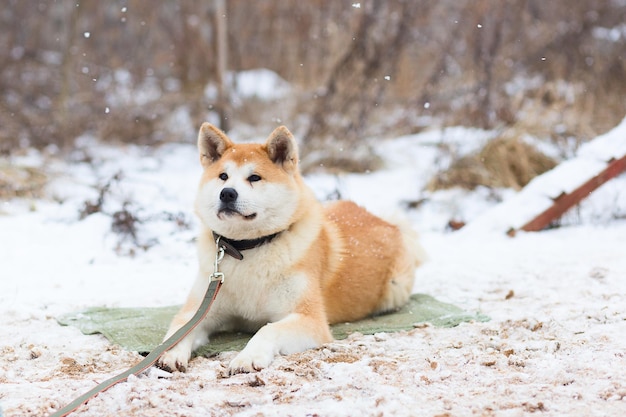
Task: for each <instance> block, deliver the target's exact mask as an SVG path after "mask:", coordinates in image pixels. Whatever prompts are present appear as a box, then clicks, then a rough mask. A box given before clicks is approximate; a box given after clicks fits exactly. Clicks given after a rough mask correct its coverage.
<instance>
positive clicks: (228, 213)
mask: <svg viewBox="0 0 626 417" xmlns="http://www.w3.org/2000/svg"><path fill="white" fill-rule="evenodd" d="M256 215H257V214H256V213H251V214H243V213H242V212H240V211H239V210H237V209H236V208H234V207H228V206H227V207H222V208H220V209H219V210H218V212H217V217H218V218H219V219H221V220H224V219H225V218H227V217H232V216H240V217H242V218H243V219H244V220H254V219H255V218H256Z"/></svg>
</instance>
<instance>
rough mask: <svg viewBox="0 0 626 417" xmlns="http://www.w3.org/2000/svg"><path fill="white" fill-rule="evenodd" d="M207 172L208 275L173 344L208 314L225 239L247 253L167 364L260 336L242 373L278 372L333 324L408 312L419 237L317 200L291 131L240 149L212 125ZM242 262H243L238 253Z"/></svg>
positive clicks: (246, 353) (203, 184) (201, 195)
mask: <svg viewBox="0 0 626 417" xmlns="http://www.w3.org/2000/svg"><path fill="white" fill-rule="evenodd" d="M198 149H199V151H200V162H201V164H202V166H203V168H204V172H203V174H202V177H201V180H200V185H199V189H198V194H197V199H196V202H195V210H196V213H197V215H198V217H199V218H200V220H201V223H202V230H201V231H200V235H199V237H198V258H199V273H198V277H197V280H196V283H195V285H194V286H193V289H192V290H191V293H190V295H189V298H188V300H187V302H186V303H185V305H184V306H183V307H182V309H181V310H180V312H179V313H178V314H177V315H176V316H175V317H174V319H173V321H172V324H171V325H170V328H169V331H168V333H167V335H166V337H165V338H166V339H167V338H168V337H169V336H170V335H172V334H173V333H175V332H176V330H178V329H179V328H180V327H181V326H183V325H184V324H185V323H186V322H187V321H188V320H189V319H190V318H191V317H192V316H193V315H194V313H195V312H196V310H197V309H198V306H199V305H200V303H201V301H202V297H203V295H204V293H205V291H206V289H207V286H208V283H209V276H210V275H211V274H212V273H213V272H214V262H215V256H216V238H217V237H219V238H220V239H221V241H222V242H227V243H229V244H230V245H232V246H234V247H235V248H239V250H241V252H242V254H243V259H236V258H235V257H233V256H228V255H227V256H225V257H224V259H223V261H222V262H221V264H220V270H221V271H222V272H223V273H224V275H225V281H224V284H223V286H222V289H221V291H220V293H219V294H218V295H217V299H216V300H215V302H214V303H213V306H212V308H211V311H210V312H209V315H208V316H207V318H206V319H205V320H204V321H203V322H202V323H201V324H200V325H199V326H198V327H196V328H195V329H194V330H193V331H192V332H191V333H190V334H189V335H187V336H186V337H185V338H184V339H183V340H182V341H181V342H180V343H179V344H178V345H176V346H175V347H174V348H172V349H171V350H170V351H168V352H166V353H165V354H164V355H163V356H162V357H161V358H160V359H159V366H160V367H162V368H164V369H169V370H180V371H184V370H185V369H186V367H187V364H188V361H189V358H190V356H191V353H192V351H193V350H194V349H196V348H198V347H199V346H201V345H202V344H204V343H206V342H207V337H208V336H210V335H211V334H213V333H215V332H219V331H228V330H238V331H245V332H251V333H253V332H256V334H254V336H253V337H252V339H251V340H250V341H249V342H248V344H247V346H246V347H245V348H244V349H243V350H242V351H241V352H240V353H239V354H238V355H237V356H236V357H235V359H233V360H232V362H231V363H230V373H231V374H233V373H238V372H251V371H253V370H259V369H261V368H265V367H267V366H268V365H269V364H270V363H271V362H272V360H273V358H274V356H275V355H276V354H279V353H280V354H289V353H295V352H300V351H303V350H305V349H309V348H314V347H317V346H320V345H321V344H323V343H326V342H330V341H331V340H332V336H331V333H330V330H329V327H328V325H329V323H331V324H332V323H338V322H349V321H354V320H358V319H361V318H364V317H366V316H369V315H372V314H377V313H381V312H385V311H388V310H393V309H396V308H398V307H400V306H402V305H403V304H404V303H405V302H406V301H407V300H408V298H409V296H410V294H411V290H412V287H413V279H414V275H415V269H416V267H417V266H418V265H419V264H420V262H421V260H422V253H423V252H422V250H421V248H420V247H419V245H418V243H417V239H416V235H415V233H414V232H412V231H411V230H410V228H408V227H400V226H397V225H393V224H390V223H387V222H386V221H384V220H382V219H380V218H378V217H375V216H374V215H372V214H370V213H368V212H367V211H366V210H365V209H363V208H361V207H359V206H357V205H356V204H354V203H351V202H348V201H338V202H333V203H330V204H328V205H326V206H324V205H322V204H321V203H320V202H318V201H317V200H316V198H315V197H314V195H313V192H312V191H311V190H310V189H309V188H308V187H307V186H306V185H305V184H304V182H303V180H302V177H301V176H300V173H299V169H298V150H297V145H296V141H295V140H294V137H293V136H292V134H291V133H290V132H289V130H287V128H285V127H282V126H281V127H279V128H277V129H276V130H274V132H273V133H272V134H271V135H270V136H269V138H268V139H267V142H266V143H265V144H234V143H233V142H231V141H230V139H228V137H226V135H225V134H224V133H223V132H222V131H220V130H219V129H217V128H215V127H214V126H212V125H210V124H208V123H204V124H203V125H202V127H201V128H200V132H199V135H198ZM235 253H240V252H238V251H235Z"/></svg>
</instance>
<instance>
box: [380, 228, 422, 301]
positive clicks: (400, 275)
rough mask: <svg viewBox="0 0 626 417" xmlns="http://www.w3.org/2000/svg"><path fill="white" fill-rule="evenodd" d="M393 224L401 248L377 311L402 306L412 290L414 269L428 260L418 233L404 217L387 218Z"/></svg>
mask: <svg viewBox="0 0 626 417" xmlns="http://www.w3.org/2000/svg"><path fill="white" fill-rule="evenodd" d="M387 221H389V222H390V223H392V224H393V225H395V226H396V227H397V228H398V230H399V232H400V236H399V238H400V239H402V245H400V246H401V250H400V251H398V254H397V255H396V257H395V262H394V265H393V268H392V277H393V278H392V279H391V280H390V281H389V283H388V286H387V289H386V292H385V294H384V295H383V297H382V298H381V302H380V303H379V306H378V308H377V312H380V313H382V312H385V311H390V310H395V309H397V308H399V307H402V306H403V305H404V304H405V303H406V302H407V301H408V300H409V297H410V296H411V293H412V292H413V283H414V281H415V270H416V269H417V268H418V267H419V266H420V265H421V264H423V263H424V262H426V261H427V260H428V255H427V254H426V251H424V248H423V247H422V245H421V244H420V242H419V235H418V233H417V232H416V231H415V230H414V229H413V227H412V225H411V223H410V222H409V221H408V220H407V219H406V218H405V217H399V216H394V217H393V218H392V219H388V220H387Z"/></svg>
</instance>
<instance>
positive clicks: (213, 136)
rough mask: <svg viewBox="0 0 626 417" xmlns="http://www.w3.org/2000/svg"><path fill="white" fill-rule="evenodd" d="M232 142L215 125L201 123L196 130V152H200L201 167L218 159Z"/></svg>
mask: <svg viewBox="0 0 626 417" xmlns="http://www.w3.org/2000/svg"><path fill="white" fill-rule="evenodd" d="M232 145H233V143H232V142H231V141H230V139H228V137H227V136H226V135H225V134H224V132H222V131H221V130H220V129H218V128H217V127H215V126H213V125H212V124H211V123H202V126H200V132H198V152H200V163H201V164H202V166H203V167H205V168H206V167H208V166H209V165H211V164H213V163H214V162H215V161H217V160H218V159H220V158H221V157H222V155H223V154H224V152H226V150H227V149H228V148H230V147H231V146H232Z"/></svg>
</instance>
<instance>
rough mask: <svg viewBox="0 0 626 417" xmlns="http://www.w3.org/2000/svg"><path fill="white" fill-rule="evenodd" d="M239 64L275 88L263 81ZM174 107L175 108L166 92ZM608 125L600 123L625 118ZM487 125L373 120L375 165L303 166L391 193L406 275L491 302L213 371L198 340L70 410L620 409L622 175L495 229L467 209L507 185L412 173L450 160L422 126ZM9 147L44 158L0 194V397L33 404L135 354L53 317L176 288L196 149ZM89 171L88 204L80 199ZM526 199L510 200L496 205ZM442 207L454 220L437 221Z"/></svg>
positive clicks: (222, 358) (363, 200) (462, 299)
mask: <svg viewBox="0 0 626 417" xmlns="http://www.w3.org/2000/svg"><path fill="white" fill-rule="evenodd" d="M262 74H263V77H266V78H267V79H269V80H270V81H271V80H273V78H272V77H271V75H268V73H267V72H263V73H262ZM245 77H250V74H247V75H245ZM245 77H244V78H242V80H243V81H245V80H246V79H247V78H245ZM243 81H242V82H241V85H250V86H251V87H249V88H254V86H255V85H263V86H264V87H263V88H265V90H263V91H267V92H269V93H271V94H274V93H275V92H276V89H273V88H269V89H268V88H266V84H267V83H269V81H266V82H264V83H262V84H255V83H254V82H248V81H246V82H243ZM272 82H274V81H272ZM281 88H287V87H281ZM245 93H246V94H253V92H250V91H246V92H245ZM259 94H261V95H262V94H263V92H262V91H261V92H259ZM243 95H244V94H242V96H243ZM179 117H180V118H181V120H190V118H189V117H188V116H186V115H185V112H184V110H181V113H180V114H179ZM285 123H287V124H288V122H287V121H285ZM183 127H185V126H183ZM288 127H290V126H288ZM185 128H187V129H188V128H189V127H188V126H186V127H185ZM625 130H626V129H625V128H623V125H622V126H621V127H620V130H619V132H618V133H619V135H617V136H616V137H622V138H626V131H625ZM267 134H269V131H268V132H258V133H257V134H256V135H255V137H252V138H247V139H253V140H256V141H263V140H264V139H265V137H266V135H267ZM620 135H621V136H620ZM233 137H235V138H239V137H238V134H237V130H236V128H235V131H234V133H233ZM492 137H494V132H488V131H480V130H476V129H470V128H464V127H455V128H447V129H443V130H442V129H432V130H429V131H426V132H425V133H422V134H417V135H412V136H405V137H399V138H393V139H389V138H380V139H379V140H378V141H377V143H376V146H375V149H376V152H378V153H379V154H380V156H381V157H382V158H383V159H384V161H385V164H386V165H385V167H384V168H383V169H382V170H380V171H377V172H372V173H369V174H361V175H356V174H343V175H330V174H319V173H318V174H314V175H311V176H308V177H307V178H306V180H307V183H308V184H309V185H310V186H311V187H312V188H313V189H314V190H315V192H316V193H317V195H318V196H319V198H320V199H325V198H327V197H328V196H331V195H336V194H337V193H339V194H340V195H341V196H342V197H343V198H349V199H353V200H355V201H357V202H358V203H359V204H361V205H363V206H365V207H367V208H368V209H370V210H371V211H372V212H374V213H376V214H380V215H387V214H394V213H397V212H403V213H404V214H405V215H406V216H408V217H409V219H410V220H411V221H412V223H413V225H414V227H415V229H416V230H418V231H419V232H420V234H421V237H422V243H423V245H424V247H425V249H426V251H427V252H428V254H429V256H430V260H429V262H428V263H427V264H426V265H424V266H423V267H422V268H421V269H419V270H418V272H417V276H416V282H415V288H414V290H415V292H421V293H427V294H430V295H432V296H434V297H436V298H438V299H440V300H442V301H448V302H452V303H454V304H456V305H458V306H460V307H462V308H465V309H468V310H480V311H481V312H483V313H484V314H486V315H488V316H490V317H491V321H489V322H487V323H466V324H462V325H460V326H458V327H456V328H451V329H442V328H435V327H429V326H421V327H418V328H416V329H414V330H412V331H409V332H401V333H395V334H383V333H381V334H377V335H374V336H363V335H358V334H357V335H353V336H352V337H350V338H349V339H347V340H344V341H338V342H334V343H330V344H328V345H325V346H323V347H322V348H319V349H314V350H310V351H307V352H304V353H300V354H295V355H290V356H284V357H280V358H277V360H276V361H275V362H274V363H273V364H272V365H271V367H269V368H268V369H265V370H263V371H261V372H259V373H257V374H250V375H237V376H234V377H227V376H226V374H227V371H226V366H227V364H228V362H229V361H230V359H232V357H233V356H234V353H230V352H229V353H224V354H221V355H219V356H217V357H215V358H197V359H195V360H194V361H192V362H191V365H190V368H189V371H188V372H187V373H185V374H180V373H175V374H173V375H169V374H165V373H164V372H162V371H158V372H157V371H152V372H149V373H148V374H147V375H142V376H140V377H133V378H131V379H130V380H129V381H127V382H124V383H121V384H119V385H117V386H115V387H113V388H111V389H110V390H109V391H107V392H106V393H104V394H101V395H99V396H98V397H97V398H95V399H93V400H91V401H90V402H89V403H88V404H87V405H86V406H83V407H82V408H80V409H79V411H78V412H77V413H76V415H81V416H163V415H168V416H207V415H220V416H221V415H240V416H274V415H281V416H282V415H293V416H300V415H311V416H315V415H319V416H327V415H328V416H361V415H363V416H383V415H384V416H391V415H394V416H396V415H406V416H523V415H530V414H535V413H537V415H546V416H564V415H567V416H619V415H624V413H626V372H625V371H624V370H625V369H626V177H625V176H624V175H622V176H621V177H619V178H616V179H615V180H613V181H611V182H609V183H607V184H606V185H604V186H603V187H601V188H600V189H599V190H598V191H597V192H596V193H594V194H593V195H591V196H590V197H589V198H588V199H587V200H585V201H584V202H583V204H582V205H580V206H579V207H577V208H575V209H574V210H572V211H571V212H570V213H568V214H567V215H566V216H565V217H564V218H563V219H562V221H561V227H560V228H556V229H551V230H548V231H543V232H538V233H518V234H517V236H516V237H514V238H510V237H508V236H506V235H505V233H504V232H505V231H506V229H503V230H496V229H494V227H492V226H493V224H490V225H489V227H487V226H485V227H482V226H481V227H478V226H477V225H480V224H481V223H480V222H484V218H485V216H489V213H490V209H492V208H493V207H496V206H497V205H498V204H499V202H500V200H504V201H505V203H506V202H507V201H510V200H512V199H515V198H516V193H515V192H514V191H512V190H486V189H478V190H476V191H473V192H470V191H463V190H448V191H439V192H434V193H430V192H426V191H424V189H425V185H426V183H427V181H428V180H429V179H430V178H431V177H432V176H433V175H434V174H435V173H436V172H437V171H438V170H441V169H445V167H446V165H447V164H448V163H449V160H448V159H449V158H448V156H447V155H448V154H444V153H442V150H441V149H442V148H443V147H442V146H439V145H441V144H442V143H445V144H446V145H447V147H454V149H455V150H456V152H457V153H458V154H459V155H462V154H467V153H469V152H472V151H473V150H476V149H478V148H480V147H481V146H482V144H484V143H485V142H486V141H487V140H489V139H490V138H492ZM613 143H614V142H610V144H605V145H603V146H606V147H611V146H612V144H613ZM10 163H11V164H15V165H16V166H32V167H38V168H45V170H46V171H47V172H49V173H50V175H51V178H52V180H51V182H50V184H49V185H48V187H47V189H46V197H45V198H41V199H14V200H10V201H3V202H2V203H1V206H0V265H1V266H0V275H1V277H0V317H2V325H1V326H0V407H1V409H2V410H3V411H2V412H3V415H4V416H31V415H34V416H44V415H47V414H48V413H50V412H53V411H54V410H56V409H58V408H60V407H62V406H63V405H65V404H66V403H68V402H69V401H71V400H72V399H73V398H74V397H76V396H78V395H79V394H81V393H83V392H84V391H86V390H88V389H90V388H92V387H93V386H94V385H95V384H96V383H97V382H100V381H103V380H105V379H107V378H108V377H110V376H112V375H115V374H117V373H119V372H121V371H123V370H125V369H127V368H128V367H129V366H131V365H132V364H134V363H135V362H137V361H138V360H139V359H140V357H139V355H137V354H136V353H134V352H126V351H124V350H122V349H121V348H119V347H117V346H112V345H110V344H109V343H108V342H107V341H106V339H104V337H102V336H99V335H95V336H85V335H82V334H81V333H80V332H79V331H78V330H77V329H75V328H73V327H61V326H59V325H58V324H57V322H56V320H55V318H56V317H58V316H60V315H62V314H65V313H69V312H74V311H77V310H81V309H84V308H88V307H93V306H108V307H124V306H164V305H171V304H178V303H181V302H182V301H183V300H184V299H185V297H186V295H187V291H188V290H189V288H190V286H191V283H192V281H193V278H194V274H195V248H194V243H193V238H194V235H195V232H196V230H197V221H196V219H195V218H194V215H193V213H192V211H191V207H192V202H193V198H194V193H195V189H196V184H197V180H198V178H199V174H200V166H199V163H198V156H197V153H196V149H195V146H194V145H193V144H192V143H191V140H190V142H189V143H188V144H168V145H164V146H162V147H160V148H158V149H150V148H144V147H140V146H133V145H125V146H121V145H120V146H112V145H106V144H103V143H101V142H99V141H98V140H97V138H90V137H83V138H81V139H80V140H79V141H78V146H77V148H76V149H75V150H74V152H73V154H72V155H71V160H60V159H58V158H56V157H55V156H54V155H50V154H45V153H39V152H36V151H28V152H23V153H22V154H21V155H14V156H12V157H11V160H10ZM568 180H569V176H567V175H566V174H563V177H559V178H556V179H555V181H557V182H559V183H561V182H562V183H567V182H568ZM105 184H109V185H110V187H109V189H108V191H107V192H106V193H105V194H104V198H103V204H102V206H101V210H100V211H99V212H96V213H94V214H91V215H88V216H86V217H84V218H83V219H81V218H80V217H81V216H80V213H81V211H82V210H83V209H84V207H85V202H87V201H89V202H92V203H93V202H95V201H97V199H98V196H99V194H100V190H101V189H102V187H103V186H104V185H105ZM418 200H423V202H422V204H420V205H419V207H417V208H415V209H410V210H409V209H407V208H406V207H407V202H408V201H418ZM525 209H526V207H524V204H517V205H515V204H508V205H507V210H506V212H505V213H504V216H505V217H506V218H510V219H515V218H516V216H519V213H520V212H524V210H525ZM124 210H125V211H126V212H128V213H132V214H133V215H135V216H136V217H137V220H138V221H137V223H136V225H137V231H136V236H135V239H133V238H131V237H126V238H124V237H123V236H122V235H120V234H119V233H117V232H115V231H113V230H112V219H113V217H112V216H113V214H114V213H116V212H120V211H124ZM500 211H501V210H500ZM501 214H502V213H500V214H499V215H498V216H501ZM451 219H458V220H463V221H465V222H467V223H468V227H467V229H466V230H461V231H458V232H451V231H449V230H448V229H447V228H446V224H447V222H448V221H449V220H451ZM481 219H483V220H481ZM475 220H476V223H475V224H474V226H473V227H472V222H473V221H475ZM478 220H480V222H479V221H478Z"/></svg>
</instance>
